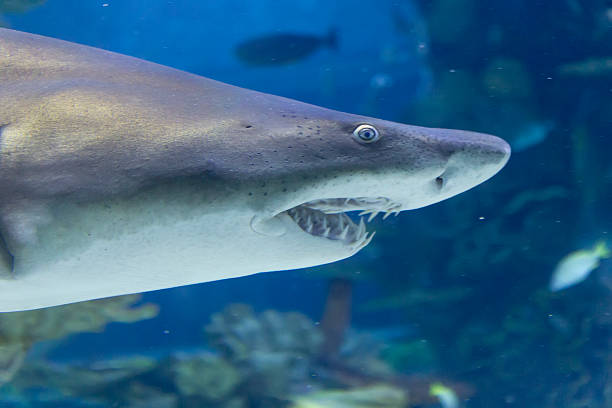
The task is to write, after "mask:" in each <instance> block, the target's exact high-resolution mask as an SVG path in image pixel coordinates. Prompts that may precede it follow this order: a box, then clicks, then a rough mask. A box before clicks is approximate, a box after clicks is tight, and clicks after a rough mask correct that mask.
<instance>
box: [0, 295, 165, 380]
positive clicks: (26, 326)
mask: <svg viewBox="0 0 612 408" xmlns="http://www.w3.org/2000/svg"><path fill="white" fill-rule="evenodd" d="M139 300H140V296H139V295H128V296H119V297H114V298H108V299H100V300H93V301H89V302H82V303H74V304H70V305H66V306H59V307H53V308H47V309H38V310H31V311H26V312H15V313H3V314H0V383H2V382H7V381H9V380H10V379H11V378H13V376H14V374H15V373H16V372H17V370H18V369H19V367H21V363H22V362H23V358H24V357H25V354H26V352H27V350H28V349H29V348H30V347H31V346H32V345H33V344H34V343H37V342H40V341H43V340H57V339H61V338H64V337H66V336H69V335H71V334H74V333H83V332H100V331H102V330H103V329H104V327H105V326H106V325H107V324H108V323H111V322H122V323H132V322H136V321H139V320H144V319H150V318H152V317H155V316H156V315H157V313H158V307H157V306H155V305H153V304H144V305H139V306H134V304H135V303H137V302H138V301H139Z"/></svg>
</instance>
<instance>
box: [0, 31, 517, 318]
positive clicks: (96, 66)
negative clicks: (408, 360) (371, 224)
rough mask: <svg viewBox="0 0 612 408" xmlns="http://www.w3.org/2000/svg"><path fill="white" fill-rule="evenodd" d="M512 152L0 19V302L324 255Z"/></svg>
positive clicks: (207, 277) (136, 286) (290, 265)
mask: <svg viewBox="0 0 612 408" xmlns="http://www.w3.org/2000/svg"><path fill="white" fill-rule="evenodd" d="M509 155H510V148H509V146H508V144H507V143H506V142H504V141H503V140H501V139H499V138H497V137H494V136H490V135H486V134H480V133H474V132H468V131H461V130H446V129H430V128H424V127H417V126H409V125H405V124H400V123H394V122H389V121H385V120H381V119H374V118H370V117H365V116H360V115H354V114H348V113H343V112H338V111H334V110H330V109H325V108H322V107H318V106H313V105H309V104H306V103H302V102H298V101H295V100H291V99H286V98H283V97H279V96H273V95H268V94H264V93H260V92H255V91H252V90H247V89H242V88H238V87H236V86H232V85H228V84H224V83H221V82H217V81H214V80H211V79H207V78H203V77H201V76H198V75H194V74H190V73H187V72H183V71H179V70H176V69H172V68H168V67H165V66H161V65H157V64H154V63H151V62H147V61H143V60H140V59H136V58H132V57H128V56H124V55H120V54H116V53H113V52H109V51H104V50H100V49H96V48H92V47H88V46H84V45H78V44H74V43H70V42H65V41H61V40H57V39H52V38H47V37H42V36H38V35H33V34H27V33H23V32H18V31H13V30H9V29H0V311H17V310H27V309H36V308H42V307H48V306H54V305H60V304H66V303H71V302H78V301H83V300H89V299H96V298H102V297H109V296H115V295H122V294H128V293H137V292H144V291H150V290H156V289H162V288H169V287H175V286H180V285H188V284H194V283H200V282H206V281H212V280H218V279H224V278H232V277H238V276H243V275H249V274H253V273H257V272H265V271H280V270H288V269H296V268H304V267H310V266H314V265H321V264H325V263H329V262H334V261H337V260H340V259H343V258H347V257H350V256H351V255H353V254H355V253H356V252H358V251H359V250H361V249H362V248H364V247H365V246H366V245H367V244H368V243H369V242H370V240H371V239H372V234H373V232H368V231H367V229H366V225H365V222H364V220H363V218H364V217H366V216H368V218H371V217H373V216H376V214H378V213H384V214H385V215H388V214H391V213H398V212H400V211H404V210H410V209H416V208H419V207H423V206H426V205H429V204H432V203H436V202H438V201H441V200H444V199H446V198H449V197H452V196H454V195H457V194H459V193H461V192H463V191H465V190H468V189H470V188H472V187H474V186H476V185H477V184H479V183H481V182H483V181H485V180H486V179H488V178H490V177H491V176H493V175H494V174H495V173H497V172H498V171H499V170H500V169H501V168H502V167H503V166H504V164H505V163H506V161H507V160H508V157H509ZM351 211H359V212H361V213H362V214H365V215H363V216H362V217H361V220H360V221H359V222H356V221H353V220H352V219H351V217H349V216H348V215H347V214H346V213H347V212H351ZM354 219H357V218H354Z"/></svg>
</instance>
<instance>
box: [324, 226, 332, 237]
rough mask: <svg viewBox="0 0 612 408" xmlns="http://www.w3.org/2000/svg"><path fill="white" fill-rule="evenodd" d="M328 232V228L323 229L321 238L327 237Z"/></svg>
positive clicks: (329, 229)
mask: <svg viewBox="0 0 612 408" xmlns="http://www.w3.org/2000/svg"><path fill="white" fill-rule="evenodd" d="M330 231H331V228H329V227H327V228H325V231H323V236H324V237H328V236H329V232H330Z"/></svg>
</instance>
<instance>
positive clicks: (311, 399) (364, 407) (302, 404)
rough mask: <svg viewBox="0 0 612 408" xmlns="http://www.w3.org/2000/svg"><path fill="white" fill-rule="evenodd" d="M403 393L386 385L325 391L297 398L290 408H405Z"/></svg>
mask: <svg viewBox="0 0 612 408" xmlns="http://www.w3.org/2000/svg"><path fill="white" fill-rule="evenodd" d="M407 405H408V397H407V395H406V394H405V392H404V391H402V390H400V389H398V388H395V387H391V386H388V385H373V386H369V387H362V388H354V389H350V390H325V391H318V392H313V393H311V394H307V395H304V396H300V397H297V398H296V399H295V401H294V403H293V404H292V405H291V406H290V408H405V407H406V406H407Z"/></svg>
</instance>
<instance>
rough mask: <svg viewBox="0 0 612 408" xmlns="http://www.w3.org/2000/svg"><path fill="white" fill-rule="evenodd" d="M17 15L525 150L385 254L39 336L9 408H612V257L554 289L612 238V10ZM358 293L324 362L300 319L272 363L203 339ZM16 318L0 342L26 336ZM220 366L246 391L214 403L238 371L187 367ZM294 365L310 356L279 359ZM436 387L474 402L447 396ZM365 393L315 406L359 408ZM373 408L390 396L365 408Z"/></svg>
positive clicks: (261, 6) (195, 290)
mask: <svg viewBox="0 0 612 408" xmlns="http://www.w3.org/2000/svg"><path fill="white" fill-rule="evenodd" d="M16 2H17V3H19V1H18V0H16ZM9 3H10V2H9ZM22 3H27V2H22ZM6 7H8V5H7V4H5V3H4V2H1V1H0V16H2V19H1V20H0V21H3V22H4V24H5V25H6V26H8V27H10V28H13V29H16V30H21V31H26V32H31V33H36V34H41V35H46V36H50V37H54V38H60V39H63V40H67V41H73V42H77V43H81V44H86V45H90V46H94V47H99V48H103V49H107V50H111V51H115V52H119V53H123V54H127V55H131V56H135V57H139V58H143V59H146V60H150V61H154V62H157V63H160V64H163V65H167V66H171V67H175V68H178V69H182V70H185V71H189V72H192V73H195V74H199V75H202V76H206V77H209V78H213V79H216V80H219V81H222V82H226V83H230V84H233V85H238V86H241V87H245V88H250V89H255V90H258V91H263V92H266V93H271V94H276V95H281V96H284V97H288V98H293V99H297V100H300V101H304V102H308V103H311V104H315V105H321V106H324V107H328V108H333V109H337V110H340V111H346V112H352V113H358V114H362V115H367V116H374V117H380V118H383V119H387V120H393V121H398V122H403V123H411V124H417V125H423V126H432V127H448V128H462V129H470V130H476V131H482V132H488V133H492V134H497V135H499V136H501V137H503V138H505V139H506V140H508V142H509V143H510V144H511V145H512V146H514V147H516V149H515V151H514V152H513V156H512V158H511V159H510V162H509V163H508V165H507V166H506V167H505V168H504V169H503V170H502V172H501V173H500V174H499V175H497V176H495V177H494V178H493V179H491V180H489V181H487V182H486V183H484V184H483V185H481V186H478V187H476V188H474V189H472V190H470V191H468V192H466V193H463V194H461V195H460V196H458V197H454V198H452V199H450V200H448V201H445V202H443V203H440V204H436V205H434V206H432V207H427V208H423V209H419V210H415V211H410V212H404V213H402V214H401V215H400V216H399V217H397V218H395V217H391V218H389V219H386V220H384V221H383V220H381V217H378V218H377V219H376V220H375V221H374V222H373V223H372V224H373V227H374V229H376V230H377V231H378V235H377V236H376V237H375V239H374V241H373V242H372V244H370V245H369V246H368V247H367V248H365V249H364V250H363V251H361V252H360V253H359V254H357V255H355V256H354V257H352V258H350V259H347V260H345V261H341V262H338V263H335V264H332V265H327V266H321V267H316V268H310V269H306V270H298V271H286V272H271V273H263V274H258V275H254V276H248V277H244V278H238V279H229V280H225V281H216V282H209V283H204V284H199V285H193V286H188V287H180V288H173V289H167V290H161V291H156V292H151V293H145V294H144V295H143V296H142V298H141V299H140V300H139V301H138V303H137V305H136V306H137V307H138V305H142V304H147V303H153V304H156V305H158V307H159V313H158V314H157V316H156V317H154V318H152V319H146V320H142V321H138V322H134V323H129V324H126V323H113V322H112V319H109V320H110V321H111V322H110V323H109V324H108V325H106V326H105V327H104V330H103V331H102V332H99V333H73V334H71V335H70V336H65V337H62V338H61V339H52V340H51V341H44V339H37V341H36V342H35V344H34V345H31V344H29V343H28V341H26V340H23V341H24V344H25V343H28V347H27V357H26V358H25V361H24V362H20V363H18V364H16V365H15V367H17V368H16V369H14V370H12V371H11V369H8V368H6V367H7V366H9V365H10V364H4V365H3V366H2V367H0V373H2V376H0V378H5V377H6V378H7V379H6V380H2V382H3V383H5V384H4V386H3V387H2V388H0V398H2V399H3V401H0V406H10V407H69V406H75V407H85V406H92V405H88V404H98V405H94V406H116V407H124V406H125V407H128V406H129V407H157V406H159V407H177V408H178V407H181V408H182V407H213V408H222V407H227V408H231V407H235V408H247V407H248V408H251V407H255V408H258V407H266V408H268V407H270V408H275V407H292V408H304V406H302V405H299V403H298V402H296V401H297V400H298V399H299V398H300V396H302V397H304V396H308V395H311V396H312V395H313V392H314V393H316V392H321V391H324V390H332V389H334V390H343V391H344V392H346V393H347V395H348V393H349V392H350V391H351V390H353V391H354V390H363V389H366V390H367V388H364V387H367V386H368V385H372V384H380V383H383V384H386V386H389V387H392V390H393V391H396V392H399V394H400V395H404V394H403V393H405V394H406V393H407V395H408V399H407V400H406V399H402V400H401V401H399V402H392V401H394V399H393V398H392V397H391V396H389V394H384V396H383V397H380V396H375V397H370V398H373V401H376V400H378V401H380V400H384V401H385V402H387V403H388V404H389V405H388V407H389V408H395V407H397V408H402V407H415V408H419V407H440V406H442V407H443V408H459V407H468V408H470V407H472V408H475V407H478V408H481V407H483V408H485V407H486V408H491V407H529V408H531V407H533V408H535V407H538V408H539V407H545V408H548V407H550V408H552V407H556V408H558V407H568V408H578V407H581V408H587V407H588V408H595V407H602V408H603V407H610V406H612V379H610V378H609V372H610V370H612V357H611V356H612V340H611V339H612V337H611V335H612V318H611V317H610V316H612V262H610V261H609V260H607V259H601V265H599V267H598V268H596V269H595V270H594V271H593V272H591V274H590V275H589V276H588V277H587V278H586V279H585V280H584V281H581V282H575V284H574V285H572V286H571V287H569V288H567V289H565V290H563V291H559V292H554V293H553V292H551V291H550V290H549V281H550V279H551V275H552V274H553V271H554V270H555V267H556V266H557V265H558V264H559V262H560V261H561V260H562V259H563V257H564V256H566V255H568V254H572V253H574V251H577V250H580V249H589V248H591V247H592V246H593V245H594V244H595V242H597V241H601V240H603V241H606V240H609V231H610V227H611V224H612V223H611V221H612V218H611V217H610V211H609V208H610V203H611V202H612V155H610V152H612V142H611V141H610V137H612V120H611V118H612V69H611V68H610V64H611V63H610V58H612V46H611V44H612V5H611V4H610V3H609V2H605V1H603V0H583V1H572V0H568V1H566V2H541V1H538V2H527V1H514V2H508V1H502V0H492V1H488V2H482V1H477V0H456V1H453V0H431V1H417V0H414V1H409V0H377V1H373V0H363V1H361V0H360V1H359V2H355V1H350V0H336V1H333V2H332V1H324V0H293V1H290V2H280V1H277V0H257V1H238V0H225V1H212V0H203V1H184V0H183V1H168V0H96V1H90V0H87V1H69V0H47V1H46V2H42V4H39V5H33V6H32V7H31V8H29V9H27V10H24V11H22V12H18V13H17V12H6V11H5V10H3V8H6ZM330 30H335V31H336V32H337V35H338V46H337V49H332V48H329V47H325V46H321V47H319V48H318V49H316V50H315V51H314V52H313V53H312V54H308V55H304V56H303V57H302V58H300V59H299V60H298V61H296V62H295V63H293V64H289V65H280V64H277V65H274V64H273V65H269V66H252V65H249V64H247V63H245V61H243V60H240V59H239V58H238V57H237V56H236V53H235V49H236V46H237V45H239V44H240V43H242V42H244V41H247V40H250V39H253V38H257V37H261V36H270V35H282V34H286V33H297V34H302V35H317V36H325V35H327V33H329V32H330ZM279 52H282V50H280V51H279ZM0 86H1V84H0ZM342 285H349V286H350V302H349V303H348V307H349V311H348V313H349V314H350V322H347V321H342V319H339V320H338V322H339V323H338V324H344V325H345V326H346V327H345V329H346V333H345V336H344V337H343V343H342V345H341V346H340V352H339V355H335V354H334V356H333V358H330V359H328V360H325V361H321V360H323V359H322V357H321V356H319V355H318V354H317V353H314V352H311V354H308V353H307V352H304V351H301V349H300V351H299V352H297V351H295V348H297V346H294V345H293V344H294V343H295V344H297V343H299V341H300V339H301V337H304V338H306V337H307V335H305V334H300V335H296V336H295V337H290V338H292V339H293V340H292V341H293V343H292V345H291V346H287V347H288V348H287V350H290V351H287V350H286V349H283V348H282V347H281V346H279V345H275V344H276V343H274V341H276V340H274V339H276V336H278V337H279V338H281V337H282V335H283V334H287V333H289V334H287V335H288V336H290V335H292V332H291V330H290V328H289V326H288V325H289V323H286V324H287V326H286V327H281V328H277V329H275V330H276V331H274V330H272V329H270V333H266V336H268V337H267V342H268V343H266V344H267V345H266V347H268V348H265V347H264V348H265V353H266V354H265V356H264V357H261V355H260V354H258V352H262V351H261V350H259V349H258V347H259V346H253V348H252V349H249V351H248V353H247V354H248V356H247V357H245V358H244V359H243V360H238V359H234V357H235V356H234V355H231V356H230V354H231V353H229V352H228V351H227V350H228V349H229V348H231V347H230V346H228V344H226V343H223V342H221V343H223V345H222V346H220V345H219V344H220V343H215V341H216V340H215V338H214V336H213V335H211V334H210V332H208V334H206V333H205V331H204V330H203V327H204V326H206V325H207V324H209V322H210V321H211V319H212V318H213V317H212V316H214V315H215V314H216V313H220V312H222V311H223V310H226V308H227V307H228V306H229V305H232V304H238V303H239V304H246V305H250V307H252V309H253V316H255V317H254V320H255V321H257V322H258V324H260V325H261V324H262V323H261V322H262V321H264V320H265V318H264V317H262V316H264V315H263V314H262V313H263V312H264V311H266V310H275V311H277V312H279V313H281V314H282V316H287V315H286V314H287V313H289V312H300V313H301V314H303V315H304V317H305V319H308V324H307V325H308V327H309V330H310V331H309V333H311V332H312V333H314V332H316V331H317V330H320V328H321V327H322V326H324V324H325V322H324V321H323V320H324V315H325V310H326V309H325V305H326V302H328V301H330V300H333V293H334V292H333V290H334V288H336V289H337V288H339V287H340V288H341V287H343V286H342ZM58 310H59V309H58ZM58 313H62V312H58ZM230 314H231V313H230ZM218 316H219V315H217V317H218ZM226 316H227V315H226ZM283 318H284V317H283ZM24 319H25V317H24ZM247 320H248V318H244V321H247ZM283 321H284V320H283ZM284 322H288V320H286V321H284ZM2 324H6V323H2V320H1V319H0V346H2V345H4V344H5V343H6V344H8V343H7V342H8V340H6V338H7V336H6V335H5V334H3V330H5V331H6V332H8V329H7V328H6V326H2ZM285 329H286V331H287V333H285V332H284V331H285ZM23 336H24V338H25V337H27V332H26V334H24V335H23ZM250 336H255V334H252V333H251V335H250ZM226 337H227V338H224V340H223V341H227V342H229V340H228V338H229V337H231V336H230V335H229V334H226ZM247 338H248V339H250V338H251V337H249V336H247ZM3 339H4V340H3ZM2 341H5V343H2ZM249 341H250V340H245V344H248V343H249ZM11 344H12V343H11ZM30 346H31V347H30ZM249 347H251V346H249ZM283 347H284V346H283ZM1 351H2V349H0V352H1ZM7 353H8V352H7ZM181 353H182V354H181ZM198 353H200V354H198ZM201 353H208V354H210V355H215V356H221V357H222V358H223V359H225V360H227V361H228V362H229V363H228V364H230V365H232V364H233V367H234V369H235V370H237V372H239V374H240V375H239V376H240V378H241V379H240V380H239V384H240V385H239V386H235V388H231V387H230V391H227V393H225V394H223V395H220V396H217V397H211V396H210V395H209V394H206V393H207V392H209V390H217V389H221V388H223V386H222V385H219V384H217V383H214V384H212V385H211V383H210V382H209V383H206V382H205V381H204V380H202V378H208V376H211V373H213V374H212V376H213V377H214V373H219V374H218V376H220V377H221V378H230V377H231V376H230V374H227V372H225V371H220V370H221V369H219V368H215V367H216V366H215V367H213V368H209V369H208V370H210V371H206V370H207V368H205V367H204V368H202V367H200V368H199V371H198V369H193V371H188V369H187V368H185V367H186V365H185V366H179V365H178V363H176V361H175V360H173V359H177V358H178V357H177V356H182V357H181V358H183V359H184V360H182V361H191V360H189V359H190V358H193V357H185V355H201ZM228 353H229V354H228ZM262 353H263V352H262ZM275 353H277V354H275ZM208 354H207V355H208ZM7 355H9V354H7ZM288 355H289V356H290V361H291V363H290V364H289V363H287V364H286V365H283V364H284V363H283V364H281V363H278V361H281V360H282V361H283V362H286V361H285V360H283V359H287V358H289V357H287V356H288ZM296 355H297V357H296ZM0 356H1V355H0ZM133 356H145V357H146V358H149V359H151V360H152V361H154V364H153V365H152V366H151V367H150V368H149V369H147V370H144V371H142V372H136V371H134V372H129V373H128V374H125V376H124V377H121V379H109V378H107V377H103V376H101V377H100V378H98V379H96V380H95V381H94V380H91V379H90V378H86V376H87V374H83V373H81V374H78V372H76V371H70V370H69V368H70V369H73V368H74V367H85V368H82V369H83V370H86V371H87V370H89V371H90V372H92V373H99V372H105V371H104V369H99V368H96V367H99V366H100V365H102V366H104V364H107V363H108V361H109V360H111V359H118V360H122V361H127V360H128V359H129V357H133ZM271 356H272V357H271ZM3 358H4V357H2V358H0V361H2V359H3ZM194 361H195V360H194ZM198 361H199V360H198ZM305 361H307V363H304V362H305ZM373 361H375V362H376V363H373ZM37 364H38V365H42V366H43V367H45V366H47V367H56V366H58V367H64V368H62V370H64V369H65V370H66V371H61V370H60V371H61V372H63V373H64V375H65V376H66V378H67V379H66V380H65V381H62V380H61V378H60V377H61V375H60V374H58V373H57V371H53V370H50V371H44V370H42V369H40V370H39V371H36V370H35V368H36V367H37ZM96 364H98V366H96ZM275 364H276V365H275ZM301 364H305V365H306V366H307V369H304V370H302V371H300V369H299V367H302V365H301ZM377 364H380V365H385V367H386V369H385V370H386V371H384V374H381V373H380V372H379V371H376V369H375V367H379V365H377ZM176 367H179V368H176ZM288 367H289V368H288ZM296 367H298V368H296ZM173 370H174V371H173ZM180 370H185V371H180ZM215 370H216V371H215ZM110 371H112V370H110ZM128 371H129V370H128ZM5 372H6V373H8V372H10V374H5ZM179 372H180V373H181V375H182V373H184V372H187V373H188V375H187V377H186V378H188V379H189V378H197V379H198V380H197V381H196V380H194V381H195V383H197V385H196V386H195V389H196V390H199V391H187V388H184V387H187V386H185V385H184V384H187V383H188V381H187V380H185V379H184V378H183V377H180V378H183V379H182V380H180V381H179V380H178V379H177V378H179V374H177V373H179ZM296 373H298V374H296ZM45 376H47V377H45ZM51 377H53V380H50V378H51ZM58 378H59V379H58ZM88 381H91V382H93V383H95V386H91V383H90V382H88ZM181 381H182V382H181ZM198 381H201V382H200V383H198ZM219 381H220V380H219ZM220 382H223V381H220ZM436 383H442V384H444V385H445V386H447V387H448V392H451V393H454V394H455V395H457V396H458V400H459V405H458V406H450V405H449V406H446V405H443V401H442V399H439V398H438V397H437V396H435V395H430V390H431V385H432V384H436ZM24 384H25V385H24ZM32 384H33V385H32ZM84 384H87V385H84ZM279 384H281V385H279ZM277 386H278V387H277ZM181 387H183V388H181ZM207 387H208V388H207ZM202 390H204V391H202ZM369 392H373V391H371V390H370V391H369ZM344 398H345V399H344V400H342V402H341V403H340V405H331V402H323V403H321V405H316V407H319V406H320V407H327V406H329V407H330V408H331V407H334V408H335V407H340V406H341V407H346V408H351V407H357V406H356V405H351V403H350V402H349V400H350V399H349V397H347V396H345V397H344ZM138 404H140V405H138ZM154 404H158V405H154ZM292 404H294V405H292ZM366 406H367V407H370V406H372V407H374V406H378V405H374V402H372V403H371V404H370V405H367V404H366V405H359V407H364V408H365V407H366Z"/></svg>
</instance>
